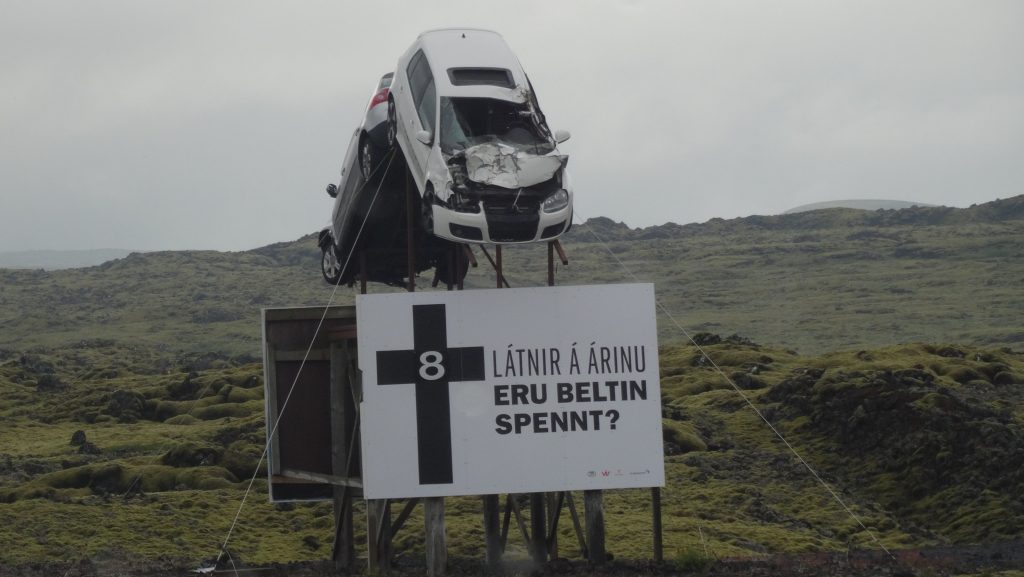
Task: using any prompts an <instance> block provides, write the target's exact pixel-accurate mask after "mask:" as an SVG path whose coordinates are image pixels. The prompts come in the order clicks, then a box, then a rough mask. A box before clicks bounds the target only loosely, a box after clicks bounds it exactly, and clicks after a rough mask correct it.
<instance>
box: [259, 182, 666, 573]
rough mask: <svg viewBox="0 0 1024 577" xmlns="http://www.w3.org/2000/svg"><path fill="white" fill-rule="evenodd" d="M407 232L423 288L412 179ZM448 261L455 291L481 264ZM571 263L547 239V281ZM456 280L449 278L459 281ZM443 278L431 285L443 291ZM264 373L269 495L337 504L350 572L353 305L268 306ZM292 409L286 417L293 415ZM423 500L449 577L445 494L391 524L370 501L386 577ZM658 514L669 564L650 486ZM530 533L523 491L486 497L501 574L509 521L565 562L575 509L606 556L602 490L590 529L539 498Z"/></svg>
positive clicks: (372, 538) (429, 547) (372, 550)
mask: <svg viewBox="0 0 1024 577" xmlns="http://www.w3.org/2000/svg"><path fill="white" fill-rule="evenodd" d="M406 199H407V200H406V202H407V212H406V219H405V220H406V222H405V225H406V235H407V241H408V242H407V258H408V269H407V270H408V279H407V283H406V288H407V290H409V291H410V292H412V291H415V289H416V278H415V271H416V266H415V254H416V253H415V250H414V247H413V239H414V235H413V230H412V226H413V223H414V222H415V221H416V218H415V215H416V214H417V213H416V210H417V207H418V206H419V198H418V195H417V194H416V193H415V188H414V187H413V186H412V184H411V182H409V181H408V177H407V182H406ZM480 249H481V251H482V253H483V254H484V256H485V257H486V259H487V261H488V262H489V263H490V264H491V266H492V267H493V269H494V272H495V285H496V286H497V288H508V287H509V283H508V281H507V279H506V278H505V276H504V274H503V265H504V263H503V254H502V247H501V245H496V246H495V249H494V256H493V257H492V256H491V254H490V252H488V250H487V248H486V247H484V246H483V245H480ZM454 250H455V251H464V253H463V255H460V254H458V253H455V252H453V254H451V255H450V257H449V261H448V262H449V267H450V268H449V270H454V271H455V274H454V278H455V279H457V280H456V281H455V282H454V283H453V282H451V280H449V281H448V283H447V286H448V289H449V290H461V289H462V288H463V283H462V277H463V275H464V271H462V270H459V267H461V266H464V265H463V264H462V263H463V262H464V261H463V258H460V257H462V256H464V257H465V258H466V260H465V262H466V263H468V265H467V266H473V267H476V266H477V262H476V259H475V257H474V255H473V252H472V249H471V248H470V247H469V246H468V245H455V248H454ZM556 255H557V257H558V259H559V261H560V262H561V263H562V264H563V265H567V264H568V259H567V258H566V255H565V252H564V251H563V250H562V247H561V245H560V243H559V242H558V241H557V240H554V241H550V242H548V243H547V258H548V263H547V265H548V266H547V277H548V278H547V284H548V285H549V286H554V284H555V270H556V267H555V257H556ZM358 258H359V262H360V268H361V270H362V271H363V272H362V273H361V274H360V290H361V292H362V293H363V294H365V293H366V289H367V279H366V275H365V270H366V255H365V254H363V253H361V254H360V255H359V256H358ZM451 278H452V276H451V275H450V276H449V279H451ZM437 284H438V279H437V278H435V280H434V283H433V285H434V286H437ZM263 331H264V332H263V337H264V372H265V383H266V399H267V423H268V424H270V423H274V425H273V428H272V429H270V430H268V436H269V439H268V441H269V443H270V454H269V461H268V464H269V467H268V473H269V476H270V479H269V481H270V493H271V499H272V500H275V501H279V500H310V499H332V500H333V501H334V504H335V507H334V511H335V521H336V523H335V537H334V545H333V554H332V558H333V559H334V561H335V564H336V566H337V567H338V568H339V569H342V570H344V571H349V572H350V571H352V570H353V569H354V568H355V561H356V560H355V547H354V540H353V531H352V509H353V507H352V504H353V501H354V500H355V499H360V498H362V496H363V495H362V479H361V470H360V462H361V456H360V442H359V403H360V400H361V398H362V397H361V391H362V389H361V386H362V383H361V376H360V372H359V369H358V364H357V359H358V354H357V353H358V351H357V341H356V314H355V307H354V306H330V307H327V308H326V309H325V308H324V307H304V308H286V309H264V311H263ZM285 408H288V411H287V412H285ZM420 501H422V502H423V510H424V531H425V555H426V567H427V574H428V575H432V576H433V575H443V574H444V573H445V567H446V563H447V543H446V530H445V511H444V498H443V497H432V498H424V499H407V500H405V502H404V504H403V506H402V509H401V511H400V512H399V513H398V516H397V517H395V518H394V519H392V514H391V508H392V505H393V504H395V503H393V502H392V500H388V499H379V500H371V501H368V502H367V503H366V520H367V542H368V547H367V550H368V551H367V556H368V559H367V563H368V570H369V572H371V573H376V574H380V575H388V574H389V573H390V570H391V560H392V556H393V551H392V546H391V544H392V539H393V537H394V535H395V534H396V533H397V532H398V531H400V530H401V529H402V528H403V526H404V524H405V523H406V521H407V520H408V519H409V517H410V515H411V514H412V512H413V510H414V508H415V507H416V505H417V504H419V502H420ZM652 501H653V505H654V507H653V511H654V521H653V526H654V534H655V537H654V558H655V560H656V561H659V562H660V561H661V559H662V554H661V508H660V491H659V489H657V488H654V489H652ZM528 502H529V507H530V523H529V528H527V524H526V522H525V520H524V515H523V512H522V509H521V506H520V504H519V499H518V498H517V497H516V496H515V495H507V497H506V499H505V503H504V511H502V510H501V500H500V496H499V495H484V496H482V508H483V527H484V534H485V540H486V563H487V565H488V566H489V567H491V568H494V569H496V568H497V567H498V566H499V564H500V562H501V558H502V555H503V554H504V551H505V548H506V546H507V544H508V539H509V534H510V529H511V523H512V520H513V518H514V519H515V522H516V526H517V528H518V530H519V532H520V534H521V536H522V538H523V540H524V543H525V545H526V548H527V550H528V551H529V552H530V555H531V557H532V558H533V560H534V561H535V562H536V563H538V564H540V563H544V562H545V561H547V560H548V559H550V558H555V557H558V540H557V535H558V524H559V521H560V518H561V514H562V511H563V510H564V509H568V511H569V513H570V517H571V522H572V525H573V529H574V531H575V534H576V538H577V541H578V544H579V549H580V551H581V552H582V554H583V556H584V557H585V558H587V560H588V561H589V562H590V563H594V564H600V563H603V562H604V561H605V559H606V553H605V535H604V506H603V493H602V491H600V490H590V491H585V492H584V518H585V529H584V526H583V524H581V522H580V515H579V514H578V511H577V507H576V504H575V501H574V499H573V496H572V493H571V492H568V491H563V492H556V493H547V494H545V493H532V494H530V495H529V498H528Z"/></svg>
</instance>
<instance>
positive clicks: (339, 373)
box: [330, 342, 356, 571]
mask: <svg viewBox="0 0 1024 577" xmlns="http://www.w3.org/2000/svg"><path fill="white" fill-rule="evenodd" d="M330 359H331V390H330V395H331V472H332V473H333V474H334V475H335V476H336V477H344V478H348V477H349V476H350V471H349V470H348V465H349V463H348V460H349V459H348V457H349V455H348V448H349V440H350V438H349V431H348V429H349V428H350V427H351V426H352V423H351V422H350V421H349V418H350V416H351V411H347V410H346V409H348V407H347V406H346V405H347V404H349V402H350V401H351V399H352V395H351V393H350V392H349V388H350V387H351V382H350V381H349V370H348V369H349V366H348V365H349V360H350V359H349V352H348V346H347V344H346V343H337V342H333V343H331V346H330ZM350 500H351V496H350V490H349V488H348V487H343V486H338V485H335V486H334V519H335V526H334V547H333V551H332V553H331V559H332V560H333V561H334V566H335V567H336V568H338V569H341V570H343V571H351V570H352V568H353V567H354V565H355V558H356V550H355V541H354V540H353V538H352V505H351V502H350Z"/></svg>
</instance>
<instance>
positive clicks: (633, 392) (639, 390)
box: [623, 380, 647, 401]
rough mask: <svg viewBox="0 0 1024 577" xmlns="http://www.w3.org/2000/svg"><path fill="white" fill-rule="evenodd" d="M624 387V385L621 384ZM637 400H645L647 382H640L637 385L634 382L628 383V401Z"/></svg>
mask: <svg viewBox="0 0 1024 577" xmlns="http://www.w3.org/2000/svg"><path fill="white" fill-rule="evenodd" d="M623 385H625V383H623ZM637 399H641V400H644V401H646V400H647V381H646V380H642V381H640V382H639V383H638V382H636V381H629V400H631V401H635V400H637Z"/></svg>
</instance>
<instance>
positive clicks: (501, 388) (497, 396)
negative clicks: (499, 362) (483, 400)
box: [494, 385, 508, 405]
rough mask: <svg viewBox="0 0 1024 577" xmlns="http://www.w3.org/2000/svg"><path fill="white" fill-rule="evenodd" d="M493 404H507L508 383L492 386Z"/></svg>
mask: <svg viewBox="0 0 1024 577" xmlns="http://www.w3.org/2000/svg"><path fill="white" fill-rule="evenodd" d="M494 404H495V405H507V404H508V385H495V386H494Z"/></svg>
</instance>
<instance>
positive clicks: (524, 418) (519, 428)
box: [516, 413, 530, 435]
mask: <svg viewBox="0 0 1024 577" xmlns="http://www.w3.org/2000/svg"><path fill="white" fill-rule="evenodd" d="M529 424H530V415H527V414H526V413H516V434H517V435H519V434H521V433H522V432H523V429H524V428H526V426H528V425H529Z"/></svg>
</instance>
